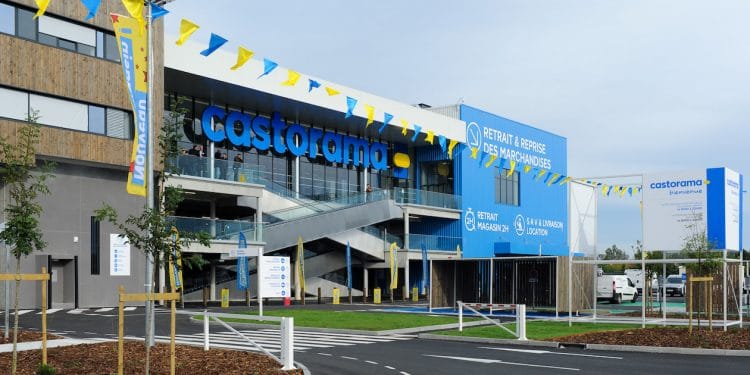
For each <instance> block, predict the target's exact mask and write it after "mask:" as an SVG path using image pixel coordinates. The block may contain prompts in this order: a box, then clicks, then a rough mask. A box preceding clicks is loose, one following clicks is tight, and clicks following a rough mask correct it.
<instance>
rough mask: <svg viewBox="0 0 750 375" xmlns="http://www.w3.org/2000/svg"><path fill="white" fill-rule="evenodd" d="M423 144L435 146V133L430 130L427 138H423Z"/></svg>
mask: <svg viewBox="0 0 750 375" xmlns="http://www.w3.org/2000/svg"><path fill="white" fill-rule="evenodd" d="M424 140H425V142H427V143H429V144H431V145H432V144H435V133H434V132H433V131H432V130H428V131H427V137H425V139H424Z"/></svg>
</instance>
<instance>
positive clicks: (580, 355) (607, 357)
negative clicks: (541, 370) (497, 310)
mask: <svg viewBox="0 0 750 375" xmlns="http://www.w3.org/2000/svg"><path fill="white" fill-rule="evenodd" d="M479 349H490V350H502V351H507V352H519V353H530V354H557V355H569V356H574V357H589V358H606V359H622V357H611V356H607V355H595V354H577V353H560V352H552V351H549V350H532V349H512V348H493V347H489V346H480V347H479Z"/></svg>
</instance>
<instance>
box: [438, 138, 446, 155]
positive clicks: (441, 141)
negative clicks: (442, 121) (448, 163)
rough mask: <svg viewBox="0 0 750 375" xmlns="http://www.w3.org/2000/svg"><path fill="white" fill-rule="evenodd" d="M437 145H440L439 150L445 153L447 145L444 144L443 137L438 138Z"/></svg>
mask: <svg viewBox="0 0 750 375" xmlns="http://www.w3.org/2000/svg"><path fill="white" fill-rule="evenodd" d="M438 144H439V145H440V149H441V150H443V152H445V150H446V149H447V148H448V145H447V144H446V139H445V136H444V135H439V136H438Z"/></svg>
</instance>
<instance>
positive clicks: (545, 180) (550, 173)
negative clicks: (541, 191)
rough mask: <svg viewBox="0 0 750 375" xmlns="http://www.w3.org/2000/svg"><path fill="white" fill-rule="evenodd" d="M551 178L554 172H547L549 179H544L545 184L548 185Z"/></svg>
mask: <svg viewBox="0 0 750 375" xmlns="http://www.w3.org/2000/svg"><path fill="white" fill-rule="evenodd" d="M550 177H552V172H547V177H545V178H544V183H545V184H546V183H547V182H549V179H550Z"/></svg>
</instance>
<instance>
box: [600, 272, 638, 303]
mask: <svg viewBox="0 0 750 375" xmlns="http://www.w3.org/2000/svg"><path fill="white" fill-rule="evenodd" d="M596 299H597V300H609V301H610V302H611V303H621V302H622V301H632V302H635V301H636V300H638V290H637V289H636V288H635V284H633V282H632V281H630V279H628V277H627V276H625V275H599V276H598V277H597V278H596Z"/></svg>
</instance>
